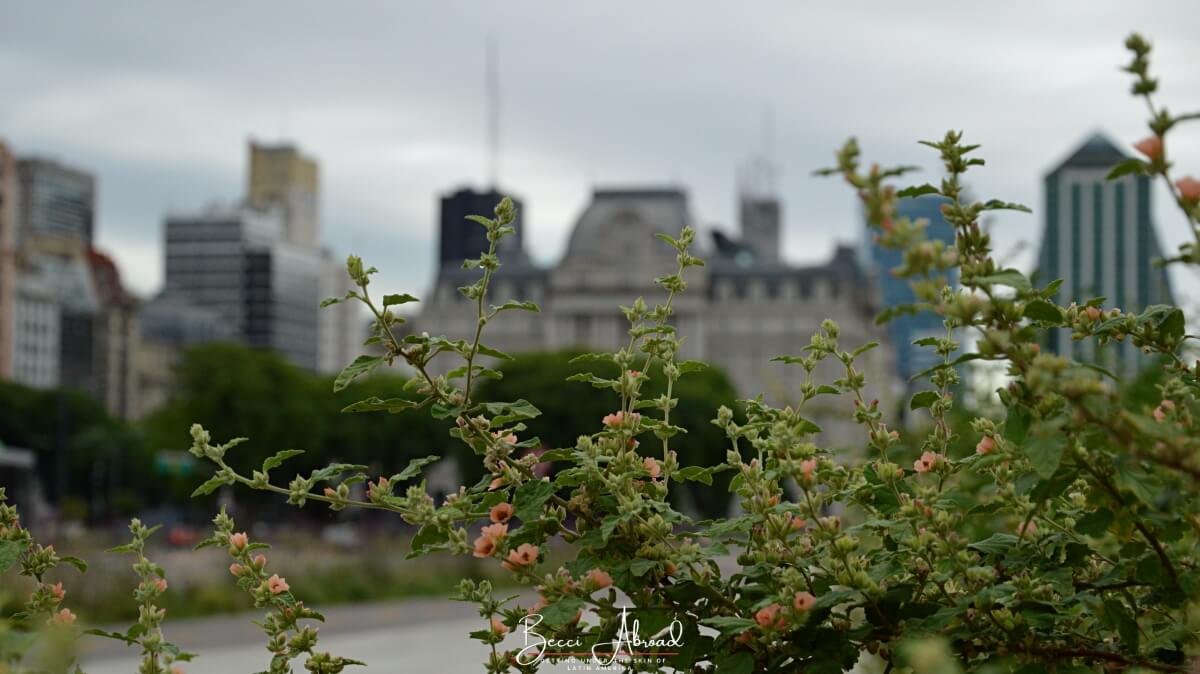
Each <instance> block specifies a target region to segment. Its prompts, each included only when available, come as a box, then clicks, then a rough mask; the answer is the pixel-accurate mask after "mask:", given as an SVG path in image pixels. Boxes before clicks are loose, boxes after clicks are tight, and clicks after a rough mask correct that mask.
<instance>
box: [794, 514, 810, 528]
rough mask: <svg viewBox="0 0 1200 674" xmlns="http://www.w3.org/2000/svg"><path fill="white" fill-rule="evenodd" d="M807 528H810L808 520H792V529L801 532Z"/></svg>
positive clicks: (800, 518)
mask: <svg viewBox="0 0 1200 674" xmlns="http://www.w3.org/2000/svg"><path fill="white" fill-rule="evenodd" d="M806 526H808V520H806V519H804V518H803V517H793V518H792V528H793V529H796V530H800V529H803V528H804V527H806Z"/></svg>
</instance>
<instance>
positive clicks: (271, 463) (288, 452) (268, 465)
mask: <svg viewBox="0 0 1200 674" xmlns="http://www.w3.org/2000/svg"><path fill="white" fill-rule="evenodd" d="M303 453H304V450H303V449H285V450H283V451H280V452H275V454H274V455H273V456H268V457H267V458H266V459H264V460H263V464H262V471H263V472H264V473H265V472H267V471H269V470H271V469H272V468H278V467H280V466H282V465H283V462H284V461H287V460H288V459H290V458H292V457H293V456H300V455H301V454H303Z"/></svg>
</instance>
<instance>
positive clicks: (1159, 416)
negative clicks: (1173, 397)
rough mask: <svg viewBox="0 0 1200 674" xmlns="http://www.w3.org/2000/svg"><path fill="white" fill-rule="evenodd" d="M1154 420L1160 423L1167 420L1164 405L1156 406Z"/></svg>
mask: <svg viewBox="0 0 1200 674" xmlns="http://www.w3.org/2000/svg"><path fill="white" fill-rule="evenodd" d="M1154 420H1155V421H1157V422H1158V423H1160V424H1161V423H1162V422H1164V421H1166V420H1167V413H1166V411H1164V410H1163V408H1162V405H1159V406H1158V407H1155V408H1154Z"/></svg>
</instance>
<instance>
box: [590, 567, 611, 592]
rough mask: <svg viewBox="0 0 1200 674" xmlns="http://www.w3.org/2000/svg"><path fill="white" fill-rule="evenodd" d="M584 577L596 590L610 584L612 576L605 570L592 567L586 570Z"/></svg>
mask: <svg viewBox="0 0 1200 674" xmlns="http://www.w3.org/2000/svg"><path fill="white" fill-rule="evenodd" d="M586 578H587V580H588V581H590V582H591V584H592V585H594V586H595V587H596V589H597V590H603V589H604V588H606V587H608V586H610V585H612V576H610V575H608V572H607V571H603V570H601V569H592V570H591V571H588V572H587V576H586Z"/></svg>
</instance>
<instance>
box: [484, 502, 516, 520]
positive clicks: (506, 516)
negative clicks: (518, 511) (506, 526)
mask: <svg viewBox="0 0 1200 674" xmlns="http://www.w3.org/2000/svg"><path fill="white" fill-rule="evenodd" d="M512 514H513V507H512V504H509V503H497V504H496V505H494V506H492V509H491V511H490V512H488V519H490V520H492V521H493V522H499V523H504V522H507V521H508V520H510V519H512Z"/></svg>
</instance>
